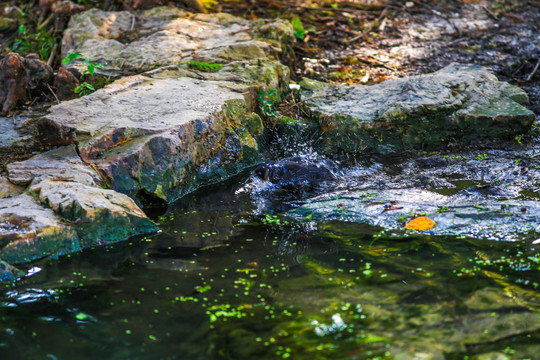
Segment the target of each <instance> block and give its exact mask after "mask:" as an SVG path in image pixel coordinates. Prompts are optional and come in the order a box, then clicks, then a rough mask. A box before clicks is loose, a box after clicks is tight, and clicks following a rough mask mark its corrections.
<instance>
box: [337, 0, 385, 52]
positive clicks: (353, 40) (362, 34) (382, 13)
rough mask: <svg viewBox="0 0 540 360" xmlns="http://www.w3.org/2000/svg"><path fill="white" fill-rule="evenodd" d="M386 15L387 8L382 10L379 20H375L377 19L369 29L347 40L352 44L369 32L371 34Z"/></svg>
mask: <svg viewBox="0 0 540 360" xmlns="http://www.w3.org/2000/svg"><path fill="white" fill-rule="evenodd" d="M385 15H386V8H384V9H383V11H381V15H379V17H378V18H377V20H375V21H374V22H373V23H372V24H371V26H370V27H369V28H368V29H366V30H364V31H362V32H361V33H360V34H359V35H357V36H355V37H353V38H351V39H349V40H347V41H346V42H347V43H349V44H350V43H352V42H355V41H356V40H358V39H361V38H363V37H364V36H366V35H367V34H369V33H370V32H371V31H372V30H373V29H374V28H375V26H378V25H379V23H380V22H381V20H382V19H383V18H384V17H385ZM375 24H377V25H375Z"/></svg>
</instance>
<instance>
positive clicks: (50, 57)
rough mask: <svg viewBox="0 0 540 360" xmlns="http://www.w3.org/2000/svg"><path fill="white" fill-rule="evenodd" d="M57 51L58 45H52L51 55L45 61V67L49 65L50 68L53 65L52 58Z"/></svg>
mask: <svg viewBox="0 0 540 360" xmlns="http://www.w3.org/2000/svg"><path fill="white" fill-rule="evenodd" d="M57 49H58V44H54V46H53V48H52V50H51V55H49V59H48V60H47V65H49V66H50V67H52V65H53V62H54V57H55V56H56V50H57Z"/></svg>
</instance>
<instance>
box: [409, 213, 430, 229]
mask: <svg viewBox="0 0 540 360" xmlns="http://www.w3.org/2000/svg"><path fill="white" fill-rule="evenodd" d="M435 224H436V222H435V221H433V220H431V219H430V218H427V217H425V216H419V217H417V218H414V219H412V220H410V221H409V222H408V223H407V224H406V225H405V229H409V230H417V231H426V230H429V229H431V228H432V227H434V226H435Z"/></svg>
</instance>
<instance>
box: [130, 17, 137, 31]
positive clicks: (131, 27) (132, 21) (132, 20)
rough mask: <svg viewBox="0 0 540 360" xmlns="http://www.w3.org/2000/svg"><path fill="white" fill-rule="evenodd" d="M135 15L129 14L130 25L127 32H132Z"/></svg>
mask: <svg viewBox="0 0 540 360" xmlns="http://www.w3.org/2000/svg"><path fill="white" fill-rule="evenodd" d="M135 20H136V18H135V15H133V14H131V25H130V27H129V31H133V28H134V27H135Z"/></svg>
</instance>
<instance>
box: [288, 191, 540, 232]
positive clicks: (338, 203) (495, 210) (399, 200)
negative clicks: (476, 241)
mask: <svg viewBox="0 0 540 360" xmlns="http://www.w3.org/2000/svg"><path fill="white" fill-rule="evenodd" d="M288 214H289V215H290V216H293V217H294V218H296V219H299V220H307V219H309V220H310V221H317V222H320V221H330V220H340V221H346V222H359V223H365V224H369V225H374V226H380V227H382V228H384V229H387V230H393V231H398V233H399V235H402V234H403V233H404V232H405V229H404V225H405V223H406V222H407V221H408V220H410V219H412V218H414V217H416V216H420V215H422V216H426V217H428V218H429V219H431V220H433V221H434V222H435V226H434V227H433V228H431V229H429V230H427V231H425V232H424V233H426V234H434V235H454V236H469V237H473V238H488V239H494V240H508V241H513V240H517V239H520V238H530V237H533V238H534V236H536V235H538V234H540V204H539V203H538V202H537V201H519V200H505V201H497V200H491V199H483V200H481V201H479V200H478V199H468V198H467V197H464V196H461V195H459V194H458V195H454V196H445V195H441V194H437V193H435V192H431V191H427V190H420V189H388V190H380V191H373V192H370V191H358V192H347V193H346V194H342V195H338V194H336V195H334V196H331V197H328V198H322V199H319V200H316V201H313V202H311V203H308V204H306V205H303V206H301V207H299V208H297V209H294V210H291V211H290V212H288Z"/></svg>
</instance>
